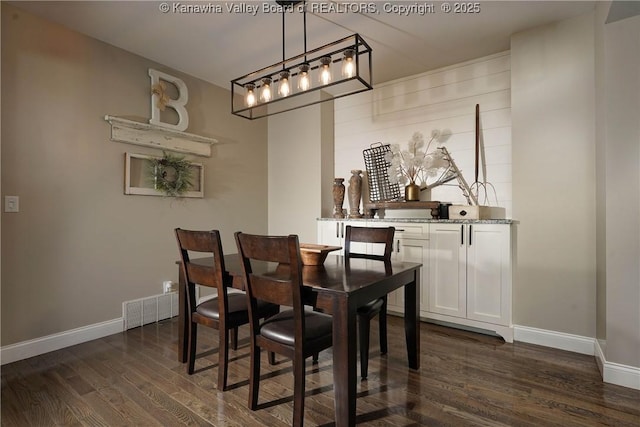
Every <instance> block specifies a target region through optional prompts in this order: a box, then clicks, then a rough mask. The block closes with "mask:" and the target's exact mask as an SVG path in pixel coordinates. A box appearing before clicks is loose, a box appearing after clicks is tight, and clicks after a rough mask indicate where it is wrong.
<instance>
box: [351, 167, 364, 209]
mask: <svg viewBox="0 0 640 427" xmlns="http://www.w3.org/2000/svg"><path fill="white" fill-rule="evenodd" d="M361 174H362V171H361V170H359V169H354V170H352V171H351V178H349V218H362V214H361V213H360V197H361V196H362V175H361Z"/></svg>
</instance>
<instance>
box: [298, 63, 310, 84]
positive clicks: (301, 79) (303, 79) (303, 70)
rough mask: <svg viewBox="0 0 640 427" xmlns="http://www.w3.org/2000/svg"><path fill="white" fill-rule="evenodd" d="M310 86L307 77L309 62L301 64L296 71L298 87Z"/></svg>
mask: <svg viewBox="0 0 640 427" xmlns="http://www.w3.org/2000/svg"><path fill="white" fill-rule="evenodd" d="M310 88H311V79H310V78H309V64H302V65H301V66H300V72H299V73H298V89H300V90H309V89H310Z"/></svg>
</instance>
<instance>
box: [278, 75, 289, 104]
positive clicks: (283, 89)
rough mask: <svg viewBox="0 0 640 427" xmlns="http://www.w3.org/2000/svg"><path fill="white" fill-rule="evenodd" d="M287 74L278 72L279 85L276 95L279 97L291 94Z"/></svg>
mask: <svg viewBox="0 0 640 427" xmlns="http://www.w3.org/2000/svg"><path fill="white" fill-rule="evenodd" d="M289 75H290V74H289V72H288V71H282V72H280V83H279V84H278V95H280V96H281V97H283V98H284V97H286V96H289V94H290V93H291V85H290V84H289Z"/></svg>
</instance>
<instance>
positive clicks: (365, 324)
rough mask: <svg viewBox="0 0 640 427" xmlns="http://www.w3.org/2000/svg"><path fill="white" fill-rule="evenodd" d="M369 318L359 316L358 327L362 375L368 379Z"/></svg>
mask: <svg viewBox="0 0 640 427" xmlns="http://www.w3.org/2000/svg"><path fill="white" fill-rule="evenodd" d="M369 322H370V320H369V318H368V317H367V316H359V318H358V329H359V333H360V376H361V377H362V379H363V380H365V379H367V373H368V372H369Z"/></svg>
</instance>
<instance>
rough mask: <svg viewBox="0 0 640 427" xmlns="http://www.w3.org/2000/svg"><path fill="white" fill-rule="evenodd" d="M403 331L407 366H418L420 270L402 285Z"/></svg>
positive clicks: (415, 367) (414, 367) (416, 367)
mask: <svg viewBox="0 0 640 427" xmlns="http://www.w3.org/2000/svg"><path fill="white" fill-rule="evenodd" d="M404 332H405V337H406V341H407V359H408V360H409V367H410V368H412V369H419V368H420V270H419V269H416V270H415V276H414V280H413V282H411V283H408V284H407V285H405V287H404Z"/></svg>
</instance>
